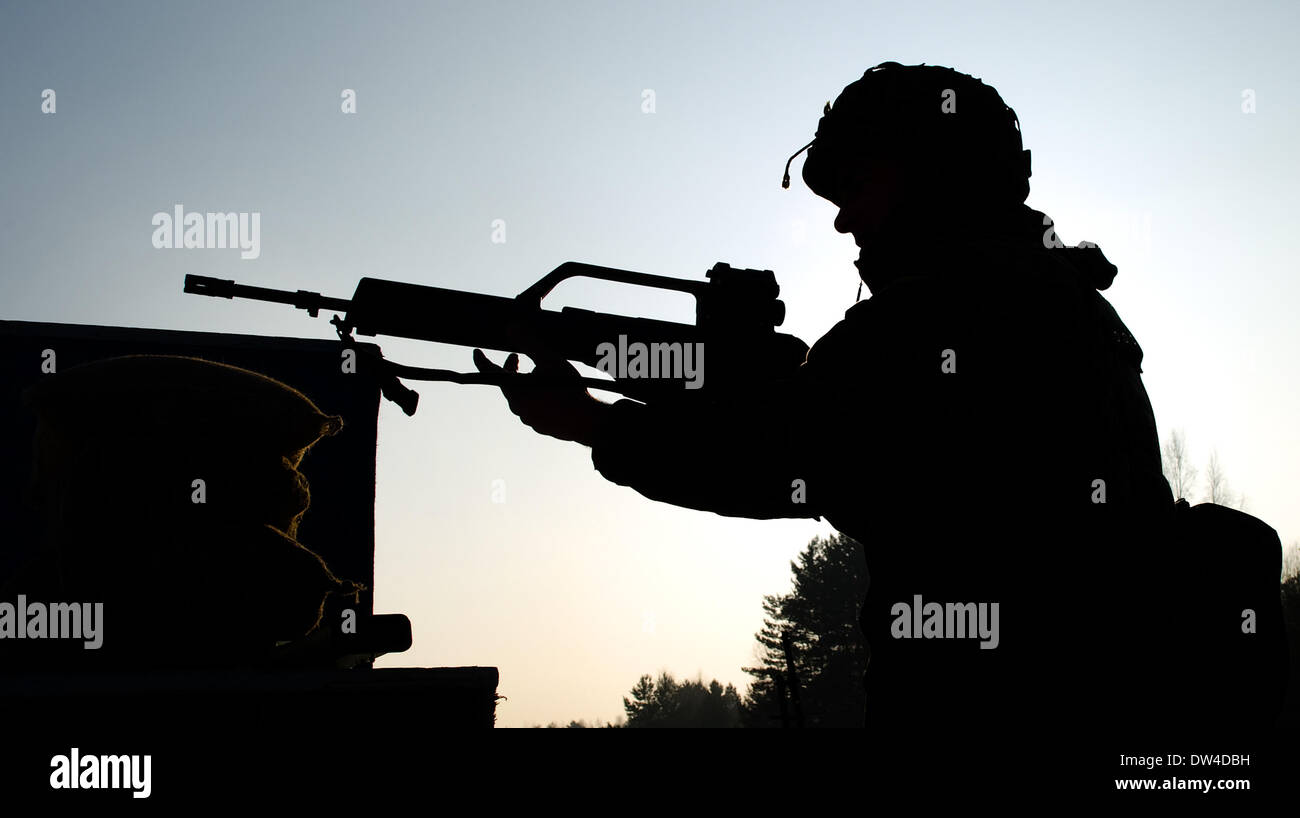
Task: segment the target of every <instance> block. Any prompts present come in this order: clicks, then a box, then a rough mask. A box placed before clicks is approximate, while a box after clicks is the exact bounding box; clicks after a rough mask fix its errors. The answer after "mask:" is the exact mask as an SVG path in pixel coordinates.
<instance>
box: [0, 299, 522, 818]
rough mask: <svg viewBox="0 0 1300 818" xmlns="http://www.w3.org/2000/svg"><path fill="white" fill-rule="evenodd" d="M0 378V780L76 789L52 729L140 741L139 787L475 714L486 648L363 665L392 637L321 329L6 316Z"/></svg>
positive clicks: (131, 743)
mask: <svg viewBox="0 0 1300 818" xmlns="http://www.w3.org/2000/svg"><path fill="white" fill-rule="evenodd" d="M0 376H2V377H0V388H2V389H3V393H2V394H0V429H2V430H3V432H2V433H0V526H3V530H4V532H5V537H4V541H3V548H0V589H2V592H0V637H3V638H0V707H2V708H3V711H4V714H5V715H4V716H3V723H4V733H5V735H6V736H7V740H6V741H5V742H4V751H3V758H2V759H0V761H3V763H4V770H5V774H4V776H3V777H4V779H5V782H6V783H7V784H11V785H13V786H14V788H15V790H14V791H16V792H28V793H31V792H33V791H34V792H36V793H38V794H39V793H40V792H42V791H44V794H46V795H50V796H51V797H53V796H54V795H58V796H60V797H63V798H68V797H74V798H75V797H76V795H77V794H76V793H73V794H69V793H67V792H57V793H56V792H55V791H53V790H51V789H50V788H49V786H48V785H46V784H45V782H47V781H48V780H49V779H50V776H51V766H50V765H51V759H52V758H54V757H56V756H57V755H59V754H65V755H66V754H68V753H69V752H70V751H71V749H72V748H77V749H78V752H79V753H82V754H92V753H104V754H149V755H151V756H152V758H153V759H154V761H153V763H154V765H155V776H154V786H153V791H152V793H151V795H150V800H151V801H156V800H159V799H164V800H165V799H168V798H169V796H178V797H181V796H183V797H185V798H190V799H192V797H193V796H194V795H195V793H201V792H204V791H219V790H221V789H222V786H223V784H222V782H223V780H225V779H224V778H223V776H225V773H224V772H223V771H231V770H243V771H244V772H242V773H240V775H243V776H244V779H243V780H245V781H249V780H252V779H250V778H248V776H250V775H252V776H253V778H256V774H255V773H251V772H249V771H250V770H252V771H255V770H257V769H267V770H270V769H276V770H280V771H281V772H288V771H289V770H291V769H293V768H294V765H293V759H302V758H303V757H304V750H308V751H309V752H310V751H311V750H312V748H320V749H321V750H322V751H323V752H326V753H328V752H329V751H330V749H331V748H335V749H337V748H339V747H357V746H367V745H370V744H371V743H372V742H380V743H383V736H385V735H390V734H392V733H394V732H395V731H401V732H403V733H406V732H408V731H409V732H411V733H414V734H420V735H424V736H429V735H437V734H438V733H440V732H442V731H446V730H451V729H462V728H482V727H488V728H490V727H492V726H493V724H494V722H495V708H496V701H497V698H498V697H497V694H496V687H497V682H498V675H497V670H496V668H491V667H468V668H386V669H376V668H374V667H373V666H372V665H373V660H374V659H375V658H376V657H377V656H380V655H382V654H384V653H394V652H400V651H403V650H406V649H407V648H408V647H409V646H410V645H411V639H412V636H411V628H410V622H409V621H408V620H407V619H406V617H405V616H402V615H400V614H388V615H379V616H375V615H373V613H372V601H373V591H372V589H373V586H374V579H373V578H374V496H375V495H374V487H375V450H376V421H377V416H378V402H379V387H378V385H377V384H376V383H374V382H372V381H368V380H367V373H366V372H365V370H364V364H363V367H362V369H361V370H359V371H354V370H345V368H344V367H342V366H341V365H340V349H339V346H338V344H337V343H334V342H322V341H309V340H298V339H286V338H264V337H254V336H236V335H217V334H206V333H191V332H171V331H159V330H144V329H123V328H114V327H87V326H70V325H59V324H37V323H25V322H13V321H6V322H0ZM308 396H310V397H308ZM268 764H269V765H270V766H266V765H268ZM228 783H233V779H231V781H230V782H228ZM80 795H81V796H82V797H89V796H92V795H99V796H101V797H102V796H103V793H100V792H90V793H86V792H82V793H80Z"/></svg>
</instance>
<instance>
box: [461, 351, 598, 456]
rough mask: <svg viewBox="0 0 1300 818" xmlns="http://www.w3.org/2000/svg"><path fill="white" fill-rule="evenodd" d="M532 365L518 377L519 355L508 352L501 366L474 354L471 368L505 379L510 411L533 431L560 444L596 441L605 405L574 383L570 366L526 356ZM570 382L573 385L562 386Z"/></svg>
mask: <svg viewBox="0 0 1300 818" xmlns="http://www.w3.org/2000/svg"><path fill="white" fill-rule="evenodd" d="M529 357H531V358H533V360H534V362H535V363H536V366H535V368H534V369H533V371H532V372H530V373H527V374H519V354H518V353H515V352H512V353H510V355H509V356H507V357H506V360H505V364H504V366H497V365H496V364H494V363H492V361H490V360H489V359H488V357H487V355H485V354H483V350H481V349H476V350H474V366H475V367H477V368H478V371H479V372H482V373H484V374H497V375H502V376H512V377H507V379H506V383H503V384H502V385H501V393H502V394H503V395H505V398H506V402H507V403H508V404H509V405H510V411H511V412H514V413H515V415H517V416H518V417H519V419H520V420H522V421H523V422H524V424H525V425H527V426H529V427H530V428H532V429H533V430H534V431H536V432H539V433H541V434H544V435H549V436H551V437H555V438H559V439H560V440H573V441H576V442H578V443H582V444H584V445H586V446H590V445H592V443H593V442H594V440H595V437H596V430H597V426H598V424H599V420H600V417H601V412H602V410H605V409H608V408H609V406H608V404H605V403H602V402H600V401H598V400H596V399H595V398H593V397H592V396H591V395H590V394H589V393H588V392H587V389H586V388H585V387H584V386H583V385H582V383H581V382H580V381H578V380H577V379H578V378H579V377H580V375H579V373H578V370H577V369H576V368H574V366H573V364H571V363H569V362H568V361H566V360H564V359H563V358H560V357H558V356H554V355H549V354H547V353H545V352H538V353H536V354H530V356H529ZM569 380H572V381H573V383H565V381H569Z"/></svg>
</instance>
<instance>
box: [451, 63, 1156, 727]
mask: <svg viewBox="0 0 1300 818" xmlns="http://www.w3.org/2000/svg"><path fill="white" fill-rule="evenodd" d="M796 155H797V154H796ZM1029 176H1030V165H1029V152H1028V151H1025V150H1023V146H1022V144H1021V138H1020V128H1019V122H1018V120H1017V118H1016V116H1015V113H1014V112H1013V111H1012V110H1011V109H1010V108H1009V107H1007V106H1006V105H1005V104H1004V103H1003V101H1002V99H1001V97H1000V96H999V95H998V93H997V92H996V91H995V90H994V89H993V88H991V87H989V86H987V85H984V84H983V83H981V82H980V81H979V80H977V79H975V78H973V77H970V76H967V75H965V74H961V73H958V72H956V71H953V70H951V69H948V68H941V67H933V66H901V65H899V64H897V63H884V64H882V65H879V66H876V67H874V68H872V69H870V70H869V71H867V72H866V73H865V74H864V76H863V77H862V79H860V80H858V81H856V82H854V83H852V84H851V85H849V86H848V87H847V88H845V89H844V91H843V93H842V94H841V95H840V96H839V98H838V99H836V101H835V103H834V105H832V106H828V107H827V109H826V111H825V115H824V116H823V117H822V119H821V121H820V123H819V127H818V129H817V134H816V139H815V140H814V141H813V142H812V143H811V146H810V147H809V148H808V156H807V159H806V161H805V164H804V168H803V178H804V180H805V182H807V184H808V186H809V187H810V188H811V189H812V190H813V191H814V192H815V193H817V194H818V195H820V196H823V197H825V198H826V199H829V200H830V201H831V202H833V203H834V204H836V205H837V206H838V207H839V208H840V212H839V215H838V217H837V218H836V220H835V227H836V229H837V230H839V231H840V232H844V233H852V234H853V236H854V238H855V239H856V241H857V243H858V245H859V247H860V248H861V255H860V257H859V259H858V261H857V262H856V264H857V267H858V269H859V272H860V275H861V278H862V280H863V282H865V284H866V286H867V287H868V288H869V289H870V291H871V297H870V298H869V299H868V300H866V301H862V302H860V303H858V304H855V305H854V306H853V307H851V308H850V309H849V310H848V312H847V313H846V315H845V318H844V320H843V321H841V322H840V323H838V324H837V325H836V326H835V327H833V328H832V329H831V331H830V332H828V333H827V334H826V336H825V337H823V338H822V339H821V340H819V341H818V342H817V343H816V344H815V345H814V346H813V347H812V349H811V351H810V352H809V353H808V357H807V361H806V362H805V363H804V364H803V365H802V366H800V367H799V368H798V370H797V371H794V372H785V373H781V372H774V373H773V381H772V382H770V383H764V384H760V385H755V387H754V388H753V389H752V390H750V391H748V392H746V393H744V394H734V393H729V394H727V395H725V396H718V397H713V398H711V399H710V400H708V401H707V402H697V403H694V404H692V403H683V404H681V405H675V406H673V407H657V406H651V405H643V404H639V403H636V402H633V401H629V400H622V401H619V402H618V403H615V404H612V405H609V404H604V403H600V402H598V401H596V400H595V399H594V398H591V397H590V396H589V395H588V394H587V393H585V392H584V391H582V390H581V389H580V388H575V389H573V390H571V391H569V392H567V393H556V392H554V391H549V390H538V389H527V388H509V389H506V390H505V392H506V396H507V398H508V399H509V402H510V406H511V408H512V410H513V411H514V412H515V413H516V414H518V415H519V416H520V417H521V418H522V419H523V420H524V422H525V423H527V424H529V425H530V426H532V427H533V428H534V429H536V430H537V431H539V432H542V433H544V434H549V435H552V436H555V437H559V438H562V439H566V440H574V441H578V442H580V443H583V444H586V445H588V446H591V448H592V460H593V462H594V464H595V466H596V468H597V469H598V470H599V471H600V472H601V474H603V475H604V476H605V477H606V478H608V479H609V480H611V481H614V482H616V483H619V484H622V485H627V486H631V487H633V488H635V489H636V490H637V491H639V492H640V493H641V494H643V495H645V496H646V497H650V498H653V499H656V500H661V501H664V502H668V503H673V504H675V505H679V506H685V507H688V508H695V509H702V510H709V511H714V512H717V513H720V514H725V515H733V516H743V517H753V518H780V517H815V516H824V517H825V518H826V519H827V520H829V521H830V522H831V523H832V524H833V525H834V526H835V527H836V528H838V529H839V530H841V531H843V532H844V533H846V534H848V535H850V536H852V537H853V538H854V539H856V540H857V541H858V542H860V543H861V544H862V545H863V548H864V551H865V555H866V559H867V565H868V569H869V572H870V588H869V590H868V594H867V599H866V602H865V604H864V606H863V608H862V613H861V625H862V628H863V631H864V633H865V635H866V637H867V640H868V643H869V646H870V651H871V659H870V666H869V670H868V672H867V701H868V714H867V723H868V726H871V727H873V728H875V729H876V730H878V731H890V730H894V729H896V730H908V731H915V730H929V731H930V732H929V733H928V735H931V736H935V737H940V736H944V737H948V736H951V735H953V734H954V733H956V734H961V733H962V732H963V731H971V732H970V733H969V735H971V736H972V737H975V736H976V735H979V734H981V733H983V731H986V730H998V731H1002V730H1007V729H1015V728H1018V727H1019V728H1024V729H1035V728H1038V727H1042V728H1044V729H1048V730H1050V731H1051V732H1052V733H1053V734H1059V733H1061V732H1063V731H1067V730H1069V729H1070V725H1071V724H1073V725H1074V726H1077V727H1093V726H1095V725H1096V724H1097V723H1098V722H1097V721H1096V720H1097V719H1099V718H1108V719H1112V720H1119V721H1120V722H1122V723H1123V724H1128V723H1129V720H1130V719H1134V718H1139V717H1140V718H1156V717H1159V716H1160V714H1159V713H1158V712H1157V711H1158V703H1159V702H1161V701H1165V699H1164V698H1163V697H1164V696H1165V693H1166V690H1165V689H1164V683H1163V682H1161V681H1159V680H1158V678H1157V676H1156V675H1155V674H1156V671H1157V670H1159V669H1160V668H1162V667H1164V666H1165V660H1166V658H1167V657H1165V656H1163V655H1162V653H1161V650H1162V648H1161V645H1162V641H1161V636H1160V634H1158V633H1156V632H1155V628H1156V625H1155V624H1154V623H1163V622H1167V621H1168V619H1169V615H1168V613H1167V612H1166V613H1164V614H1163V616H1161V617H1158V618H1156V619H1154V620H1153V619H1151V618H1149V617H1150V616H1151V615H1153V614H1156V613H1159V612H1158V611H1157V610H1155V608H1156V606H1157V603H1156V602H1155V601H1154V599H1153V597H1152V596H1151V595H1150V594H1149V593H1145V591H1146V590H1147V589H1149V588H1151V587H1152V584H1153V582H1154V581H1155V578H1156V576H1157V572H1158V569H1159V567H1160V565H1161V563H1162V561H1163V560H1164V559H1165V556H1164V553H1163V549H1164V548H1165V546H1164V544H1163V543H1164V539H1162V538H1161V537H1160V536H1159V535H1160V532H1161V531H1162V527H1163V526H1164V524H1165V518H1166V515H1167V514H1168V511H1169V509H1170V507H1171V505H1172V497H1171V494H1170V491H1169V486H1168V484H1167V483H1166V481H1165V479H1164V477H1163V476H1162V473H1161V463H1160V454H1159V446H1158V441H1157V434H1156V428H1155V420H1154V417H1153V414H1152V410H1151V406H1150V403H1149V401H1148V398H1147V395H1146V391H1145V389H1144V388H1143V385H1142V381H1141V377H1140V372H1141V368H1140V364H1141V360H1142V351H1141V349H1140V348H1139V346H1138V344H1137V342H1136V341H1135V340H1134V338H1133V336H1132V334H1131V333H1130V332H1129V331H1128V329H1127V328H1126V327H1125V326H1124V324H1123V322H1121V321H1120V319H1119V317H1118V316H1117V315H1116V313H1115V311H1114V309H1112V308H1111V306H1110V304H1109V303H1107V301H1106V300H1105V299H1104V298H1102V297H1101V295H1100V294H1099V293H1098V292H1097V291H1098V290H1103V289H1106V288H1107V287H1109V286H1110V284H1111V281H1112V279H1113V278H1114V277H1115V275H1116V268H1115V267H1114V266H1113V265H1112V264H1110V263H1109V262H1108V261H1107V260H1106V258H1105V257H1104V256H1103V255H1102V253H1101V251H1100V250H1099V249H1098V248H1096V247H1093V246H1087V247H1065V246H1062V245H1061V243H1060V242H1059V241H1058V240H1056V237H1055V233H1054V232H1053V228H1052V227H1051V222H1050V220H1049V219H1048V218H1047V217H1046V216H1044V214H1042V213H1041V212H1038V211H1036V210H1032V209H1030V208H1029V207H1027V206H1026V205H1025V204H1024V201H1025V198H1026V197H1027V196H1028V193H1029ZM525 351H526V352H530V350H527V349H526V350H525ZM531 354H533V357H534V358H540V360H539V361H538V367H539V370H541V371H543V372H547V371H551V372H565V371H568V365H567V364H566V363H564V362H559V361H555V360H547V356H546V355H545V352H544V350H532V351H531ZM476 361H477V363H478V366H479V368H480V369H483V370H485V371H486V370H489V369H495V368H496V367H494V366H493V365H492V364H490V363H488V362H487V360H486V358H484V357H483V356H482V355H481V353H478V354H476ZM517 365H518V358H517V356H514V355H512V356H510V358H508V359H507V362H506V368H507V369H509V370H512V371H513V370H515V369H516V368H517ZM521 377H527V376H521ZM707 378H708V373H707V371H706V373H705V379H706V382H707ZM994 604H996V606H997V607H996V608H994V607H993V606H994ZM936 606H937V607H936ZM1149 609H1150V610H1149ZM995 612H996V619H994V618H993V617H994V613H995ZM981 626H983V627H984V628H985V630H984V631H983V632H981V631H980V628H981ZM1110 723H1112V724H1114V723H1115V721H1111V722H1110ZM976 731H978V732H976Z"/></svg>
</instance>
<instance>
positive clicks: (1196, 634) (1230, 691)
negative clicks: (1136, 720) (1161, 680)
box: [1162, 500, 1289, 729]
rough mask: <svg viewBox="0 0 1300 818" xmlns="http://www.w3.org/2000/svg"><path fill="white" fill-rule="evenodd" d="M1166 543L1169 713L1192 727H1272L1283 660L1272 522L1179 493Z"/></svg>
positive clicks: (1278, 551) (1278, 549)
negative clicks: (1195, 502)
mask: <svg viewBox="0 0 1300 818" xmlns="http://www.w3.org/2000/svg"><path fill="white" fill-rule="evenodd" d="M1167 553H1168V554H1169V556H1170V557H1171V562H1170V564H1169V566H1168V569H1169V570H1168V572H1167V573H1166V575H1165V576H1166V577H1167V578H1168V579H1167V583H1168V584H1167V585H1166V587H1165V591H1166V593H1165V594H1164V595H1163V597H1162V606H1163V608H1164V613H1165V614H1167V615H1168V617H1169V619H1168V621H1167V622H1168V625H1169V626H1170V628H1169V630H1170V631H1171V632H1172V640H1171V643H1170V645H1169V647H1170V651H1169V652H1167V653H1165V655H1166V656H1168V657H1172V662H1171V663H1170V666H1169V668H1168V670H1169V673H1168V675H1167V676H1165V678H1166V680H1167V682H1166V683H1167V685H1168V686H1169V690H1168V692H1169V694H1170V695H1169V696H1168V698H1167V701H1168V704H1169V706H1170V707H1171V708H1172V710H1171V711H1170V715H1174V716H1178V715H1180V714H1181V718H1179V719H1178V720H1179V722H1180V723H1183V724H1188V725H1189V726H1193V727H1195V726H1200V727H1231V728H1253V729H1267V728H1269V727H1271V726H1272V725H1273V723H1274V721H1275V720H1276V719H1277V717H1278V715H1279V714H1280V713H1281V710H1282V702H1283V698H1284V696H1285V692H1286V685H1287V675H1288V666H1289V653H1288V643H1287V638H1286V623H1285V620H1284V617H1283V612H1282V599H1281V589H1280V582H1281V575H1282V543H1281V540H1280V539H1279V538H1278V535H1277V532H1276V531H1275V530H1274V529H1273V528H1271V527H1270V526H1268V525H1267V524H1266V523H1265V522H1264V521H1263V520H1260V519H1259V518H1257V517H1254V516H1251V515H1250V514H1246V513H1244V512H1241V511H1237V510H1236V509H1232V508H1227V507H1226V506H1221V505H1217V504H1215V503H1201V504H1198V505H1195V506H1192V505H1189V504H1188V503H1187V501H1186V500H1178V501H1177V502H1176V503H1175V504H1174V511H1173V514H1172V526H1171V539H1170V540H1169V551H1167Z"/></svg>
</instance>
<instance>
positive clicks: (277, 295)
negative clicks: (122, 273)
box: [185, 275, 352, 318]
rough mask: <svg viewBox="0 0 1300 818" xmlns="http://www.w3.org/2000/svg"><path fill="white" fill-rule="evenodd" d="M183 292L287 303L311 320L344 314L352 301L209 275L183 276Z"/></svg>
mask: <svg viewBox="0 0 1300 818" xmlns="http://www.w3.org/2000/svg"><path fill="white" fill-rule="evenodd" d="M185 292H187V293H194V294H195V295H206V296H211V297H212V298H248V299H251V300H253V301H270V302H272V303H274V304H290V305H292V306H294V307H297V308H298V309H300V310H306V311H307V312H308V313H310V314H311V316H312V317H313V318H315V317H316V312H317V311H318V310H336V311H338V312H347V311H348V310H349V309H351V308H352V302H351V301H349V300H348V299H346V298H330V297H329V296H325V295H321V294H320V293H314V292H311V291H309V290H297V291H296V292H291V291H289V290H275V289H272V288H270V287H250V286H248V285H247V284H236V283H235V282H234V281H233V280H232V279H228V278H211V277H209V276H196V275H187V276H185Z"/></svg>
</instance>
